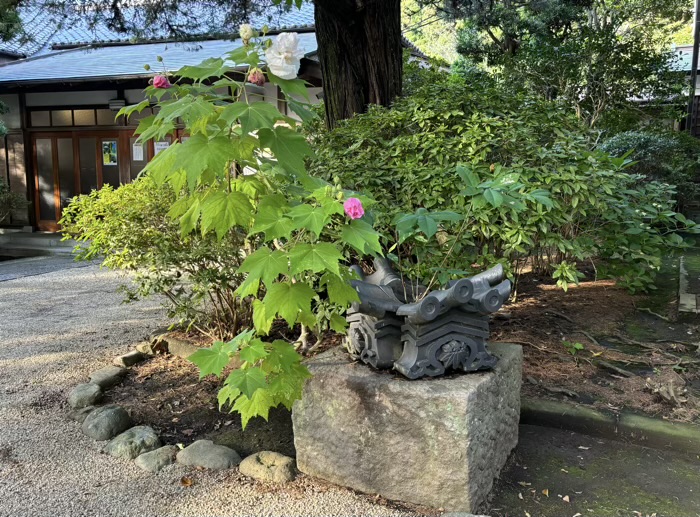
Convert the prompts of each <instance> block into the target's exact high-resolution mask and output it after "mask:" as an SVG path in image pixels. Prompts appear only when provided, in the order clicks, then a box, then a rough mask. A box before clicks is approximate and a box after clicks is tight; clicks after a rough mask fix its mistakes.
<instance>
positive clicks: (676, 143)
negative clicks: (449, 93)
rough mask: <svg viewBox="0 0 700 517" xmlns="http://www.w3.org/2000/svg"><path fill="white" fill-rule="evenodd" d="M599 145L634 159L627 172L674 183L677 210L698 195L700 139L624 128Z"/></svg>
mask: <svg viewBox="0 0 700 517" xmlns="http://www.w3.org/2000/svg"><path fill="white" fill-rule="evenodd" d="M600 149H601V150H602V151H604V152H606V153H610V154H611V155H613V156H628V157H629V158H630V159H631V160H634V163H633V164H632V165H631V166H630V169H629V170H630V172H635V173H639V174H643V175H644V176H646V177H647V178H649V179H650V180H656V181H663V182H665V183H670V184H672V185H675V186H676V187H677V196H678V207H679V209H680V210H683V209H684V208H686V207H687V205H688V203H690V202H692V201H698V200H699V199H700V177H699V173H700V141H699V140H698V139H697V138H694V137H692V136H690V135H689V134H688V133H676V132H670V131H640V130H638V131H626V132H624V133H619V134H617V135H615V136H613V137H612V138H609V139H608V140H606V141H605V142H603V143H602V144H601V146H600Z"/></svg>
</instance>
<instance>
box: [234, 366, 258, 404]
mask: <svg viewBox="0 0 700 517" xmlns="http://www.w3.org/2000/svg"><path fill="white" fill-rule="evenodd" d="M225 384H226V385H227V386H230V387H231V388H237V389H239V390H241V392H242V393H243V395H245V396H247V397H248V398H250V397H252V396H253V393H255V390H257V389H259V388H263V389H265V388H266V387H267V382H266V381H265V372H263V371H262V370H261V369H260V368H259V367H258V366H253V367H251V368H239V369H237V370H233V371H232V372H231V373H230V374H229V376H228V377H227V378H226V381H225Z"/></svg>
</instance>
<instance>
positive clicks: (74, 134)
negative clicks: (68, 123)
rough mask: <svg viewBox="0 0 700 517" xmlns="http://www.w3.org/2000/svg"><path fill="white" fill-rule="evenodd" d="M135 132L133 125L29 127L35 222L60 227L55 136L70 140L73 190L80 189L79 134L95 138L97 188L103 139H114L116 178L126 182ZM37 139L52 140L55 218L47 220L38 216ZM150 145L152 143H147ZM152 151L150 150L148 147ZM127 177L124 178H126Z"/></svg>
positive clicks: (43, 227)
mask: <svg viewBox="0 0 700 517" xmlns="http://www.w3.org/2000/svg"><path fill="white" fill-rule="evenodd" d="M133 134H134V128H124V129H115V128H109V129H76V128H71V129H70V130H66V129H63V130H62V131H32V132H31V139H30V145H31V154H32V169H33V171H32V172H33V174H34V205H35V206H34V213H35V216H36V224H37V227H38V228H39V229H40V230H46V231H51V232H57V231H59V230H60V229H61V227H60V225H59V224H58V221H59V220H60V219H61V212H62V208H61V189H60V180H59V175H58V139H60V138H70V139H72V143H73V181H74V184H73V186H74V192H76V193H80V139H81V138H95V160H96V163H95V171H96V174H97V188H98V189H100V188H102V186H103V184H104V183H103V177H102V159H101V156H102V140H116V141H117V152H118V153H119V154H118V156H119V155H121V158H118V162H117V165H118V167H119V181H120V183H128V180H129V178H130V176H129V164H130V163H131V153H130V149H129V138H131V137H132V136H133ZM37 139H48V140H51V161H52V174H53V188H54V204H55V211H56V220H55V221H49V220H45V219H41V206H40V196H41V190H40V188H39V164H38V156H37V149H36V141H37ZM149 147H152V146H149ZM149 151H150V149H149ZM151 152H152V151H151ZM151 152H149V153H148V154H149V160H150V157H151ZM125 180H126V181H125Z"/></svg>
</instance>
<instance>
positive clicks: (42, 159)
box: [36, 138, 56, 221]
mask: <svg viewBox="0 0 700 517" xmlns="http://www.w3.org/2000/svg"><path fill="white" fill-rule="evenodd" d="M36 165H37V175H38V177H39V219H41V220H42V221H55V220H56V200H55V198H54V178H53V159H52V156H51V139H50V138H38V139H37V140H36Z"/></svg>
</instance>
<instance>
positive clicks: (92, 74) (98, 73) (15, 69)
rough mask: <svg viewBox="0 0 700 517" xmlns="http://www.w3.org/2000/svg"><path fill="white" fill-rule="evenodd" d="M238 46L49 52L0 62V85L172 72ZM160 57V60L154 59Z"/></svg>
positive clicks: (309, 40) (309, 38) (310, 45)
mask: <svg viewBox="0 0 700 517" xmlns="http://www.w3.org/2000/svg"><path fill="white" fill-rule="evenodd" d="M299 40H300V47H301V49H302V50H303V51H304V52H305V53H307V54H310V53H313V52H315V51H316V46H317V45H316V35H315V34H314V33H304V34H299ZM240 46H241V41H240V39H239V40H234V41H230V40H210V41H201V42H198V43H145V44H133V45H116V46H102V47H90V48H78V49H71V50H62V51H53V52H49V53H47V54H43V55H39V56H36V57H33V58H29V59H22V60H19V61H15V62H11V63H7V64H5V65H0V87H3V86H5V87H9V86H13V85H15V84H20V83H27V82H35V81H36V82H61V81H63V82H69V81H80V80H90V79H91V78H105V79H106V78H126V77H149V76H152V75H153V73H154V72H153V71H151V72H147V71H146V70H145V69H144V68H143V65H145V64H149V65H151V68H152V69H153V70H154V71H156V73H157V71H159V70H161V69H162V66H163V65H165V66H166V67H167V70H168V71H175V70H178V69H179V68H181V67H183V66H185V65H194V64H197V63H199V62H201V61H203V60H204V59H206V58H209V57H221V56H223V55H224V54H225V53H227V52H230V51H231V50H233V49H235V48H238V47H240ZM156 56H162V58H163V63H162V64H161V63H158V62H157V61H156Z"/></svg>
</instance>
